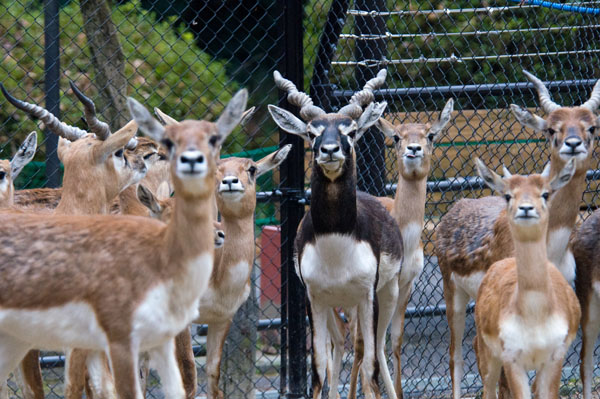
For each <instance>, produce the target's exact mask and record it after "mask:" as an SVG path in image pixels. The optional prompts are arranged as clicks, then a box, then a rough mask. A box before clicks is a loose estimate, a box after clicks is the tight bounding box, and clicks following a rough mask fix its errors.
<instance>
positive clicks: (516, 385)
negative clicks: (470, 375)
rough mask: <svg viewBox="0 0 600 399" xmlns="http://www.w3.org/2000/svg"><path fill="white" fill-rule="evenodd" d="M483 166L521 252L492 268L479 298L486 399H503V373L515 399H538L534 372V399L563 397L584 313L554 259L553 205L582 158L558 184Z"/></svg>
mask: <svg viewBox="0 0 600 399" xmlns="http://www.w3.org/2000/svg"><path fill="white" fill-rule="evenodd" d="M476 162H477V170H478V173H479V175H480V176H481V178H482V179H483V180H484V181H485V183H486V184H487V185H488V186H489V187H490V188H492V189H493V190H495V191H497V192H498V193H499V194H502V195H503V196H504V199H503V201H505V205H504V207H505V211H504V213H505V215H506V219H507V221H508V229H509V233H510V235H511V237H512V245H513V248H514V249H513V253H514V257H511V258H506V259H502V260H499V261H497V262H494V263H493V264H492V265H491V266H490V268H489V269H488V270H487V272H486V274H485V276H484V278H483V280H482V282H481V285H480V287H479V291H478V292H477V301H476V304H475V324H476V326H477V335H476V337H475V353H476V355H477V365H478V367H479V373H480V374H481V378H482V380H483V399H491V398H496V384H497V382H498V380H499V378H500V372H501V369H502V368H503V369H504V373H505V375H506V379H507V382H508V386H509V388H510V392H511V394H512V397H513V398H514V399H525V398H531V397H532V396H531V390H530V388H529V377H528V375H527V372H528V371H529V370H535V371H536V377H535V382H534V384H533V391H534V397H536V398H558V397H559V392H558V390H559V387H560V381H561V370H562V365H563V362H564V359H565V356H566V354H567V350H568V349H569V346H570V345H571V342H572V341H573V339H574V338H575V335H576V334H577V328H578V327H579V317H580V315H581V311H580V309H579V303H578V301H577V296H576V295H575V292H574V291H573V289H572V288H571V286H570V284H569V283H568V282H567V280H566V279H565V277H564V276H563V275H562V274H561V272H560V271H559V270H558V269H557V268H556V267H555V266H554V264H553V263H552V262H551V261H550V259H549V256H548V251H547V248H546V246H547V231H548V226H549V224H550V214H551V212H552V211H553V208H552V207H551V206H550V204H549V201H550V200H551V197H552V196H553V195H554V193H555V192H557V191H558V190H559V189H560V188H561V187H564V186H566V185H567V184H568V182H569V180H570V179H571V177H572V176H573V174H574V173H575V159H573V158H571V159H570V160H569V161H568V162H567V163H566V165H565V166H564V167H563V168H562V169H561V170H559V171H558V172H557V173H556V174H555V175H554V177H552V178H548V177H546V176H543V175H530V176H519V175H515V176H511V175H510V174H507V173H506V172H505V176H504V178H502V177H500V176H498V175H497V174H496V173H494V172H492V171H491V170H489V169H488V168H487V167H486V166H485V165H484V164H483V162H481V161H480V160H478V159H477V160H476ZM555 200H556V199H552V201H555ZM554 209H556V208H554Z"/></svg>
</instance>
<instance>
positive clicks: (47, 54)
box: [44, 0, 60, 187]
mask: <svg viewBox="0 0 600 399" xmlns="http://www.w3.org/2000/svg"><path fill="white" fill-rule="evenodd" d="M58 11H59V0H46V1H44V40H45V42H44V43H45V44H44V74H45V92H46V98H45V99H46V109H47V110H48V111H50V112H51V113H52V114H54V115H55V116H56V117H57V118H60V83H59V82H60V56H59V28H60V26H59V15H58ZM44 137H45V140H46V179H47V182H46V187H58V186H60V162H59V161H58V155H57V153H56V147H57V144H58V137H57V136H56V135H55V134H53V133H51V132H50V131H48V129H46V130H45V131H44Z"/></svg>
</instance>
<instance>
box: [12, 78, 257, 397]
mask: <svg viewBox="0 0 600 399" xmlns="http://www.w3.org/2000/svg"><path fill="white" fill-rule="evenodd" d="M247 96H248V95H247V91H246V90H241V91H240V92H238V93H237V94H236V95H235V96H234V97H233V98H232V100H231V101H230V103H229V104H228V105H227V107H226V108H225V111H224V113H223V114H222V115H221V117H220V118H219V120H218V121H217V122H216V123H211V122H208V121H191V120H190V121H184V122H182V123H181V124H180V125H177V126H167V127H163V126H162V125H160V123H158V122H157V121H156V120H155V119H154V118H152V116H151V115H150V113H149V112H148V111H147V110H146V109H145V108H144V107H143V106H142V105H141V104H139V103H138V102H137V101H135V100H133V99H129V100H128V104H129V107H130V110H131V113H132V115H133V117H134V119H135V120H136V122H137V124H138V125H139V126H140V129H141V130H142V131H143V132H144V133H145V134H146V135H148V136H150V137H152V138H154V139H155V140H157V141H160V142H162V143H163V144H164V145H165V147H166V148H167V149H168V152H169V160H170V163H171V175H172V179H173V185H174V187H175V205H174V209H173V216H172V219H171V222H170V223H169V224H164V223H162V222H158V221H155V220H152V219H150V218H142V217H135V216H115V215H96V216H80V215H69V216H65V215H47V216H46V215H39V214H35V215H34V214H15V213H3V214H0V236H1V237H2V245H0V331H1V332H0V352H1V353H2V356H1V357H0V381H3V380H4V379H6V377H7V376H8V373H9V372H10V371H12V369H14V367H15V366H16V365H17V364H18V362H19V361H20V360H21V359H22V358H23V356H24V355H25V354H26V353H27V351H28V350H29V349H31V348H44V349H54V350H60V349H63V348H73V347H75V348H83V349H91V350H95V351H102V352H106V353H107V354H108V357H109V361H110V365H111V370H112V373H113V377H114V381H115V388H116V392H117V395H118V397H119V398H120V399H133V398H135V399H141V398H142V393H141V389H140V385H139V381H138V378H137V376H138V354H139V352H140V351H150V352H151V358H152V359H153V362H154V367H155V368H156V369H157V371H158V373H159V375H160V378H161V382H162V385H163V390H164V392H165V396H166V397H169V398H178V399H182V398H184V396H185V392H184V389H183V386H182V380H181V375H180V373H179V370H178V367H177V361H176V358H175V350H174V349H175V348H174V343H173V342H174V337H175V336H176V335H177V334H179V333H180V332H181V331H182V330H183V329H184V328H186V327H187V325H188V324H189V323H190V322H191V321H192V320H193V319H194V318H195V317H196V316H197V311H198V301H199V299H200V296H201V295H202V293H203V292H204V290H205V289H206V287H207V285H208V279H209V277H210V274H211V272H212V265H213V252H214V241H213V234H212V232H213V220H212V211H211V206H212V198H213V192H214V187H215V183H214V179H215V177H214V175H215V173H216V160H215V157H214V153H215V152H216V151H217V149H218V148H219V146H220V144H221V142H222V141H223V140H224V139H225V138H227V136H228V135H229V133H230V132H231V131H232V130H233V128H234V127H235V126H236V125H237V124H238V123H239V121H240V120H241V118H242V112H243V110H244V108H245V105H246V100H247Z"/></svg>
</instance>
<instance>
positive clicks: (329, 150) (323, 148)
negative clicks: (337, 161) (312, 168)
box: [321, 144, 340, 155]
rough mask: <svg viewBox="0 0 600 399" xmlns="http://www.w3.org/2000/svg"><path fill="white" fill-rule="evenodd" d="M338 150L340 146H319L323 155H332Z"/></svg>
mask: <svg viewBox="0 0 600 399" xmlns="http://www.w3.org/2000/svg"><path fill="white" fill-rule="evenodd" d="M339 150H340V146H339V145H337V144H323V145H322V146H321V152H322V153H323V154H325V155H333V154H335V153H336V152H338V151H339Z"/></svg>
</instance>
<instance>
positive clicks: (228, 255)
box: [211, 214, 254, 283]
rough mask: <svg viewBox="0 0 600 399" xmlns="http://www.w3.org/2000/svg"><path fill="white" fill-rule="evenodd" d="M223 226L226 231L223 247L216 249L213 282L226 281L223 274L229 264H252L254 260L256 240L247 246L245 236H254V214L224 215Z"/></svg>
mask: <svg viewBox="0 0 600 399" xmlns="http://www.w3.org/2000/svg"><path fill="white" fill-rule="evenodd" d="M221 226H222V227H223V231H224V232H225V244H224V245H223V248H221V249H220V250H217V251H215V261H214V267H213V272H212V276H211V280H212V282H213V283H215V282H219V281H224V278H223V275H224V274H225V272H226V269H227V267H228V266H231V265H235V264H237V263H239V262H241V261H246V262H248V264H249V265H252V263H253V261H254V240H252V245H249V246H248V247H247V248H245V244H246V242H245V241H244V238H245V237H248V236H250V237H252V238H254V214H252V215H250V216H247V217H244V218H231V217H230V218H228V217H226V216H223V219H222V222H221Z"/></svg>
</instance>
